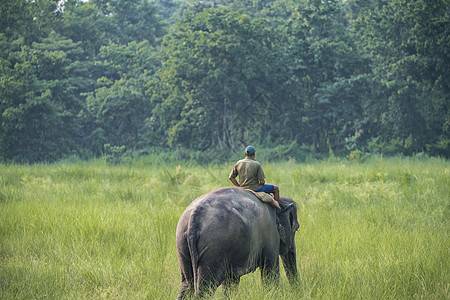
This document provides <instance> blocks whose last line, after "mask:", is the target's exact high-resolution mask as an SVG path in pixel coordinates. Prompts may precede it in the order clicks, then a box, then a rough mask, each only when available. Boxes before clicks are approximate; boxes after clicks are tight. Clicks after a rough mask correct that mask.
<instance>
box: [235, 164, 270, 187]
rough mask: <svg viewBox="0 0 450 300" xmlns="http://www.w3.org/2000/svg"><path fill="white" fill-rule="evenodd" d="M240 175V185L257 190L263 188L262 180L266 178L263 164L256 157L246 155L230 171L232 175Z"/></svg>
mask: <svg viewBox="0 0 450 300" xmlns="http://www.w3.org/2000/svg"><path fill="white" fill-rule="evenodd" d="M237 176H239V185H240V186H241V187H243V188H245V189H250V190H253V191H256V190H258V189H260V188H262V186H263V185H262V184H260V183H259V182H260V180H263V179H265V178H266V176H265V175H264V171H263V169H262V166H261V164H260V163H259V162H258V161H256V160H255V159H254V158H250V157H245V158H244V159H241V160H240V161H238V162H237V163H236V164H235V165H234V168H233V170H232V171H231V173H230V177H232V178H236V177H237Z"/></svg>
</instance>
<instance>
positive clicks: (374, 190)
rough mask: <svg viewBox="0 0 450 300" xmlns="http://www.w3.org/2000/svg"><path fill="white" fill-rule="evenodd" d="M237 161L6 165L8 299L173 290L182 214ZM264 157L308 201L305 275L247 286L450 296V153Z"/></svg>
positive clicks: (272, 177)
mask: <svg viewBox="0 0 450 300" xmlns="http://www.w3.org/2000/svg"><path fill="white" fill-rule="evenodd" d="M232 165H233V163H231V162H230V163H229V164H224V165H217V166H208V167H204V166H203V167H200V166H195V165H192V164H187V163H186V164H183V163H181V164H173V163H166V162H163V161H157V160H153V159H147V160H146V159H142V160H140V161H139V162H138V163H136V165H134V166H108V165H106V164H105V163H103V162H101V161H99V162H91V163H76V164H75V163H59V164H55V165H33V166H19V165H8V166H5V165H0V298H1V299H31V298H36V299H41V298H44V299H45V298H50V299H174V298H175V297H176V294H177V291H178V288H179V283H180V275H179V267H178V260H177V255H176V249H175V229H176V225H177V222H178V218H179V216H180V215H181V213H182V212H183V210H184V208H185V207H186V206H187V205H188V204H189V203H190V202H191V201H192V200H193V199H194V198H196V197H197V196H199V195H201V194H204V193H207V192H209V191H211V190H214V189H216V188H219V187H222V186H230V183H229V182H228V180H227V177H228V173H229V171H230V170H231V167H232ZM264 167H265V173H266V175H267V177H268V178H267V182H268V183H273V184H277V185H279V186H280V190H281V194H282V196H289V197H291V198H292V199H294V200H295V201H296V202H297V204H298V207H299V222H300V230H299V232H298V233H297V235H296V244H297V263H298V268H299V278H300V280H299V281H300V283H299V284H298V285H297V286H293V287H291V286H289V284H288V283H287V280H286V277H285V276H284V274H283V275H282V277H281V278H282V279H281V282H280V285H279V288H273V289H269V290H267V289H265V288H264V287H263V286H261V284H260V280H259V276H260V275H259V272H255V273H252V274H249V275H246V276H244V277H242V280H241V284H240V288H239V291H238V293H237V294H236V295H235V298H236V299H448V298H449V297H450V294H449V288H450V272H449V271H448V270H450V260H449V257H450V255H449V254H450V253H449V246H450V240H449V232H450V226H449V225H450V224H449V220H450V213H449V212H450V201H449V200H450V163H449V162H447V161H445V160H441V159H426V160H424V161H414V160H412V159H400V158H398V159H373V160H371V161H369V162H367V163H364V164H357V163H351V162H347V161H342V162H339V161H333V162H317V163H310V164H298V163H295V162H292V161H290V162H283V163H279V164H265V165H264ZM281 269H282V268H281ZM282 272H283V270H282ZM214 298H216V299H222V298H223V296H222V295H221V293H220V290H219V291H218V292H217V293H216V294H215V296H214Z"/></svg>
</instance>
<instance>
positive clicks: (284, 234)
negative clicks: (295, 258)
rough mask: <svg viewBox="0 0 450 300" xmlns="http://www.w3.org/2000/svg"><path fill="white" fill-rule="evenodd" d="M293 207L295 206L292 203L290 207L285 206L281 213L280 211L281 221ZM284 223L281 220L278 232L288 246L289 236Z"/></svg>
mask: <svg viewBox="0 0 450 300" xmlns="http://www.w3.org/2000/svg"><path fill="white" fill-rule="evenodd" d="M292 207H294V205H293V204H292V203H291V204H289V205H286V206H283V207H282V208H281V211H280V212H279V214H278V216H279V217H280V219H281V218H282V217H283V215H284V214H286V213H288V211H289V209H290V208H292ZM282 223H283V222H281V220H280V222H279V223H278V232H279V233H280V240H281V241H282V242H283V243H284V244H285V245H287V244H288V243H287V241H286V239H287V234H286V230H285V228H284V227H283V225H282Z"/></svg>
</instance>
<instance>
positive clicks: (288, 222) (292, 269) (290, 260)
mask: <svg viewBox="0 0 450 300" xmlns="http://www.w3.org/2000/svg"><path fill="white" fill-rule="evenodd" d="M280 206H281V209H280V212H279V213H278V219H279V224H278V231H279V233H280V256H281V260H282V262H283V265H284V269H285V271H286V276H287V277H288V279H289V281H290V282H291V283H292V282H294V281H295V279H296V276H297V261H296V252H295V232H296V231H297V230H298V228H299V224H298V221H297V207H296V206H295V203H294V202H293V201H292V200H290V199H287V198H282V199H280Z"/></svg>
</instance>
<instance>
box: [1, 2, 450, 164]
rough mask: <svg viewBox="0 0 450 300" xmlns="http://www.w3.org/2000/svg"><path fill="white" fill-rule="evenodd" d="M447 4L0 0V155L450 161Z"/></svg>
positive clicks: (28, 158)
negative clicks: (266, 151)
mask: <svg viewBox="0 0 450 300" xmlns="http://www.w3.org/2000/svg"><path fill="white" fill-rule="evenodd" d="M449 13H450V1H449V0H433V1H423V0H410V1H409V0H408V1H407V0H394V1H384V0H369V1H360V0H348V1H341V0H333V1H321V0H300V1H293V0H276V1H275V0H271V1H267V0H263V1H227V0H222V1H220V0H215V1H194V0H185V1H182V0H170V1H169V0H167V1H150V0H137V1H119V0H114V1H111V0H108V1H106V0H89V1H81V0H66V1H55V0H39V1H28V0H10V1H2V2H1V3H0V49H1V51H0V70H1V73H0V124H1V125H0V160H1V161H5V162H30V163H32V162H39V161H54V160H58V159H61V158H64V157H67V156H71V155H76V156H79V157H81V158H90V157H95V156H101V155H104V154H107V152H108V151H111V149H122V150H123V149H125V150H124V151H135V152H139V151H148V150H149V149H187V150H196V151H205V150H207V149H208V150H212V151H216V152H220V153H230V152H233V151H236V150H242V149H243V147H244V146H245V145H247V144H250V143H252V144H257V145H261V146H267V147H277V146H286V149H288V150H286V151H290V152H297V153H298V152H301V151H307V152H312V153H329V152H330V151H333V152H334V153H341V154H348V153H350V152H351V151H360V152H369V153H379V154H398V153H400V154H406V155H411V154H414V153H419V152H424V153H427V154H429V155H440V156H444V157H447V158H448V157H450V113H449V104H450V85H449V82H450V81H449V80H448V78H447V74H450V65H449V62H450V51H449V50H448V49H450V31H449V30H450V18H449ZM122 150H121V151H122Z"/></svg>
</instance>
